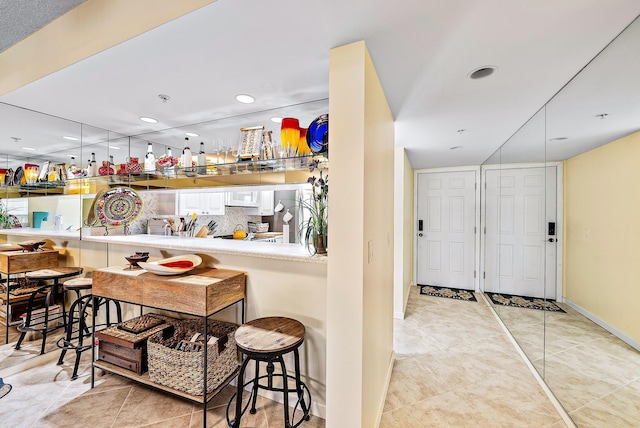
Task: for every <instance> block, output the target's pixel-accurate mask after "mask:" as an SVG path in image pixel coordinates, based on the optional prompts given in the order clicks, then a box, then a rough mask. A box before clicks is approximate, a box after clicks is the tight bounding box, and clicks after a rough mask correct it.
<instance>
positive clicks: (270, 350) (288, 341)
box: [227, 317, 311, 428]
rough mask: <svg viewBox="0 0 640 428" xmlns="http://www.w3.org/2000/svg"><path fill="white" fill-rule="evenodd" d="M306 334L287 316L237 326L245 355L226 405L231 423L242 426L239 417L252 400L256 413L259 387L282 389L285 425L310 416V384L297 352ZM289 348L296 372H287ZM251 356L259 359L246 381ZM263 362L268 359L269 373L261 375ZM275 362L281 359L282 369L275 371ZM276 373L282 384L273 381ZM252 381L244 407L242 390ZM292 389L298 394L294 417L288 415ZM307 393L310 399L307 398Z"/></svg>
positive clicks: (296, 423)
mask: <svg viewBox="0 0 640 428" xmlns="http://www.w3.org/2000/svg"><path fill="white" fill-rule="evenodd" d="M304 336H305V328H304V325H303V324H302V323H301V322H299V321H296V320H294V319H291V318H285V317H266V318H258V319H255V320H252V321H249V322H247V323H246V324H244V325H241V326H240V327H238V329H237V330H236V333H235V340H236V346H237V348H238V350H239V351H240V352H241V353H242V354H244V356H245V357H246V358H245V360H244V362H243V363H242V366H241V367H240V373H239V374H238V382H237V384H238V385H237V391H236V393H235V394H234V395H233V396H232V397H231V399H230V400H229V404H228V405H227V422H228V424H229V426H230V427H233V428H236V427H240V419H241V418H242V415H243V414H244V412H245V411H246V410H247V408H248V407H249V404H251V410H250V413H252V414H255V413H256V399H257V398H258V389H265V390H269V391H278V392H282V393H283V401H284V424H285V428H292V427H297V426H299V425H300V424H301V423H302V422H303V421H305V420H309V409H310V407H311V394H310V392H309V389H308V388H307V386H306V385H305V384H304V383H303V382H302V381H301V380H300V356H299V353H298V348H299V347H300V345H302V343H303V342H304ZM289 352H293V353H294V362H295V373H294V375H293V376H292V375H289V374H288V373H287V368H286V366H285V363H284V359H283V355H284V354H287V353H289ZM251 360H254V361H255V362H256V368H255V371H256V372H255V377H254V378H253V379H252V380H250V381H249V382H247V383H244V372H245V369H246V367H247V364H248V363H249V361H251ZM260 362H266V363H267V374H266V375H262V376H260ZM274 362H277V363H279V365H280V368H281V371H282V373H278V374H274ZM274 377H275V378H281V379H282V387H281V388H279V387H275V386H274V385H273V379H274ZM262 379H267V384H266V385H264V384H261V383H260V380H262ZM289 380H293V381H294V382H295V387H294V388H289ZM251 384H253V387H252V390H251V397H250V400H249V401H248V402H247V404H246V406H244V408H243V407H242V392H243V390H244V387H246V386H248V385H251ZM289 391H291V393H296V394H297V397H298V400H297V402H296V405H295V407H294V410H293V415H292V416H291V418H290V417H289V393H290V392H289ZM305 395H306V396H307V398H308V400H305ZM234 398H235V403H236V409H235V418H234V419H233V420H231V419H230V417H229V410H230V408H231V403H232V402H233V400H234ZM298 405H299V406H300V409H301V411H302V416H301V417H299V418H298V419H297V420H296V411H297V408H298ZM290 419H291V422H290Z"/></svg>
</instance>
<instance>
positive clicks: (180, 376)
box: [147, 319, 238, 395]
mask: <svg viewBox="0 0 640 428" xmlns="http://www.w3.org/2000/svg"><path fill="white" fill-rule="evenodd" d="M237 328H238V326H237V325H235V324H231V323H227V322H221V321H214V320H209V321H208V322H207V335H208V336H209V337H211V335H214V336H215V337H217V338H219V339H218V342H217V343H215V344H213V345H208V346H207V393H209V392H212V391H213V390H214V389H216V388H217V387H218V386H220V385H221V384H222V382H224V380H225V379H227V377H229V375H230V374H231V373H233V371H234V370H235V369H236V368H238V353H237V351H236V342H235V339H234V334H235V331H236V329H237ZM203 331H204V323H203V322H202V320H198V319H193V320H180V321H177V322H176V323H175V324H174V334H173V336H171V337H169V338H166V339H164V338H163V333H162V332H158V333H156V334H154V335H152V336H150V337H149V340H148V341H147V352H148V365H149V378H150V380H151V381H153V382H155V383H159V384H161V385H165V386H168V387H170V388H174V389H177V390H180V391H184V392H186V393H188V394H192V395H202V391H203V388H204V376H203V373H204V359H203V358H202V351H200V352H185V351H181V350H177V349H175V348H176V346H178V344H179V343H180V341H182V340H186V341H188V340H190V339H191V338H192V337H193V336H194V335H195V334H196V333H203ZM220 338H222V339H220ZM225 339H226V340H225Z"/></svg>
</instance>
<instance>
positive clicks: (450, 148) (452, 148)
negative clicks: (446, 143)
mask: <svg viewBox="0 0 640 428" xmlns="http://www.w3.org/2000/svg"><path fill="white" fill-rule="evenodd" d="M461 148H462V146H453V147H449V150H458V149H461Z"/></svg>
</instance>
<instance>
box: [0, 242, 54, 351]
mask: <svg viewBox="0 0 640 428" xmlns="http://www.w3.org/2000/svg"><path fill="white" fill-rule="evenodd" d="M55 267H58V251H57V250H51V249H41V250H36V251H22V250H18V251H0V273H2V274H4V275H6V277H7V278H6V281H5V291H6V296H5V297H4V299H3V300H4V304H5V309H6V311H5V314H4V315H5V316H4V320H3V319H2V317H0V322H2V321H4V325H5V344H7V343H9V325H10V324H12V318H13V316H12V313H11V302H12V301H13V302H18V301H24V300H27V299H28V298H29V295H25V296H10V295H9V282H10V279H11V275H15V274H18V273H25V272H30V271H34V270H39V269H48V268H55Z"/></svg>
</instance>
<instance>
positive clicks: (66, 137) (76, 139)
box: [62, 135, 78, 141]
mask: <svg viewBox="0 0 640 428" xmlns="http://www.w3.org/2000/svg"><path fill="white" fill-rule="evenodd" d="M62 138H64V139H65V140H71V141H78V138H76V137H70V136H68V135H63V136H62Z"/></svg>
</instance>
